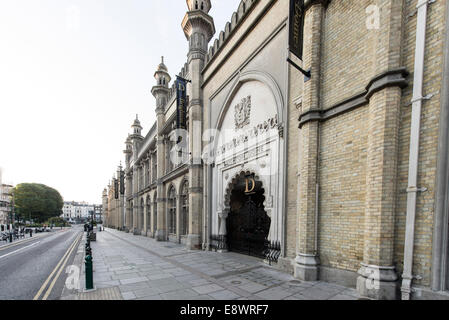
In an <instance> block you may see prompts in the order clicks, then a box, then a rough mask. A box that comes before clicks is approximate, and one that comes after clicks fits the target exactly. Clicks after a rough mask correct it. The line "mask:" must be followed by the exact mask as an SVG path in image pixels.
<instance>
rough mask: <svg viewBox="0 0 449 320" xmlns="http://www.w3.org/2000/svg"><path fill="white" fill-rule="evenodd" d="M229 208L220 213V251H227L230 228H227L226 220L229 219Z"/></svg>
mask: <svg viewBox="0 0 449 320" xmlns="http://www.w3.org/2000/svg"><path fill="white" fill-rule="evenodd" d="M228 215H229V209H225V210H224V211H222V212H219V213H218V217H219V218H220V230H219V231H218V235H219V236H220V241H221V248H220V249H219V250H218V251H219V252H226V251H228V250H227V245H226V236H227V234H228V230H226V220H227V219H228Z"/></svg>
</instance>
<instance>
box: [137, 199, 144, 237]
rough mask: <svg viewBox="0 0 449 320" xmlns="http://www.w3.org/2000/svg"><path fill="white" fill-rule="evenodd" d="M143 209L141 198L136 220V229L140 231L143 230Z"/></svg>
mask: <svg viewBox="0 0 449 320" xmlns="http://www.w3.org/2000/svg"><path fill="white" fill-rule="evenodd" d="M144 208H145V204H144V201H143V198H142V199H140V207H139V219H138V220H137V223H138V225H137V228H138V229H139V230H140V231H141V230H142V229H143V219H144V218H143V210H144Z"/></svg>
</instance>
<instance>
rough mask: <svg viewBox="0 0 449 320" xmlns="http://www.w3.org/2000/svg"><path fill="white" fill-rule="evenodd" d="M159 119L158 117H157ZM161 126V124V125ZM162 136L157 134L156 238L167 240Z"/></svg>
mask: <svg viewBox="0 0 449 320" xmlns="http://www.w3.org/2000/svg"><path fill="white" fill-rule="evenodd" d="M158 119H159V117H158ZM161 127H162V126H161ZM164 148H165V146H164V137H163V136H162V135H159V136H158V137H157V200H156V201H157V230H156V240H157V241H167V236H168V233H167V221H166V214H165V206H166V203H165V202H166V200H165V190H164V189H165V188H164V184H163V183H162V180H161V177H162V176H164V172H165V154H164Z"/></svg>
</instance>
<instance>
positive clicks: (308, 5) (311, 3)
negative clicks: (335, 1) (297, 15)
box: [304, 0, 331, 12]
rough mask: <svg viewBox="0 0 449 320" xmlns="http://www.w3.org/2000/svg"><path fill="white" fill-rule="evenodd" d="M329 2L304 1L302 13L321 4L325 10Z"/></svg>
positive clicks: (327, 0)
mask: <svg viewBox="0 0 449 320" xmlns="http://www.w3.org/2000/svg"><path fill="white" fill-rule="evenodd" d="M330 2H331V0H305V1H304V12H306V11H307V10H309V9H310V8H311V7H312V6H314V5H316V4H321V5H322V6H323V7H324V8H327V6H328V5H329V3H330Z"/></svg>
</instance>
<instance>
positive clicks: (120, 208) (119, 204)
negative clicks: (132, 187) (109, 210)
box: [116, 162, 125, 229]
mask: <svg viewBox="0 0 449 320" xmlns="http://www.w3.org/2000/svg"><path fill="white" fill-rule="evenodd" d="M122 171H123V168H122V163H121V162H120V165H119V166H118V167H117V180H118V184H117V187H118V190H117V193H118V199H116V208H117V210H116V215H117V217H116V226H117V228H119V229H120V228H122V227H123V208H124V200H125V198H124V197H125V196H124V195H123V194H121V193H120V189H121V188H122V185H121V183H122V182H121V179H120V177H121V174H122Z"/></svg>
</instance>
